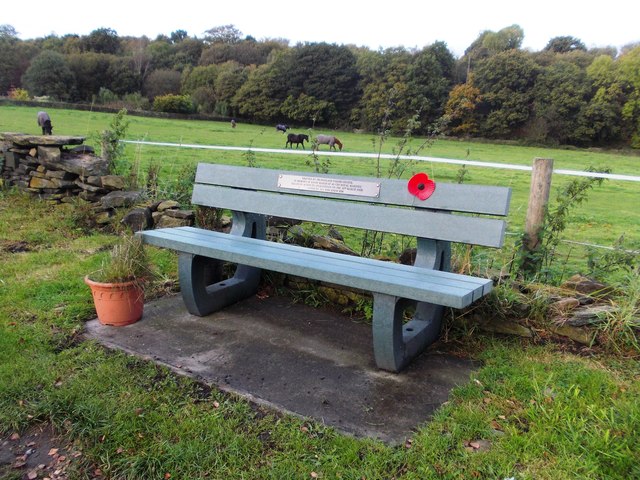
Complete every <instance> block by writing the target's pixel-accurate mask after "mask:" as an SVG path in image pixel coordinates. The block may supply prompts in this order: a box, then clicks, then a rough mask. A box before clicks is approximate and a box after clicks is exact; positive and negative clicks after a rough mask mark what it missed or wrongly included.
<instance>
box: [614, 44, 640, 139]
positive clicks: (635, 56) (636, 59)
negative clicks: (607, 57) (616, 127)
mask: <svg viewBox="0 0 640 480" xmlns="http://www.w3.org/2000/svg"><path fill="white" fill-rule="evenodd" d="M617 70H618V75H619V79H620V83H621V85H622V87H623V91H624V93H625V97H626V98H625V102H624V105H623V107H622V120H623V121H624V126H625V130H626V132H628V135H629V136H630V138H631V146H632V147H634V148H640V46H638V47H636V48H633V49H631V50H629V51H626V52H625V53H624V55H621V56H620V57H619V58H618V59H617Z"/></svg>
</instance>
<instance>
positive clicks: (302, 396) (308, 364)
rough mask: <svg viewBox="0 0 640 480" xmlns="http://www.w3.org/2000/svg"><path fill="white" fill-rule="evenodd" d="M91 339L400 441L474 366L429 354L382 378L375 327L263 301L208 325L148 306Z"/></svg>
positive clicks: (171, 303) (90, 331)
mask: <svg viewBox="0 0 640 480" xmlns="http://www.w3.org/2000/svg"><path fill="white" fill-rule="evenodd" d="M86 336H88V337H89V338H93V339H95V340H97V341H98V342H100V343H102V344H104V345H105V346H107V347H109V348H115V349H120V350H124V351H126V352H129V353H131V354H134V355H138V356H143V357H147V358H150V359H152V360H154V361H155V362H158V363H161V364H164V365H167V366H169V367H170V368H172V369H174V370H176V371H178V372H181V373H184V374H187V375H190V376H192V377H194V378H196V379H198V380H201V381H204V382H206V383H208V384H212V385H216V386H217V387H219V388H220V389H222V390H225V391H231V392H234V393H236V394H239V395H242V396H244V397H246V398H248V399H250V400H251V401H254V402H257V403H260V404H263V405H267V406H270V407H273V408H276V409H278V410H280V411H284V412H287V413H291V414H294V415H298V416H301V417H310V418H312V419H314V420H316V421H318V422H321V423H324V424H326V425H330V426H332V427H334V428H336V429H337V430H339V431H341V432H344V433H348V434H352V435H355V436H367V437H372V438H377V439H380V440H382V441H384V442H387V443H399V442H402V441H403V440H404V439H405V438H408V437H410V436H411V432H412V430H414V429H415V428H416V427H417V426H419V425H420V424H422V423H424V422H425V421H427V420H428V419H429V418H430V416H431V414H432V413H433V411H434V410H435V409H437V408H438V407H439V406H440V405H441V404H442V403H443V402H445V401H446V400H447V398H448V396H449V392H450V390H451V388H452V387H454V386H455V385H460V384H464V383H466V382H467V381H468V380H469V375H470V373H471V372H472V370H473V369H474V367H475V365H474V364H473V363H472V362H471V361H469V360H465V359H460V358H456V357H454V356H452V355H448V354H446V353H441V352H437V351H428V352H425V353H424V354H423V355H421V356H420V357H419V358H418V359H416V361H414V362H413V363H412V364H411V365H410V366H409V368H408V369H406V370H405V371H403V372H402V373H400V374H393V373H388V372H384V371H381V370H378V369H377V368H376V366H375V363H374V360H373V349H372V340H371V327H370V326H368V325H364V324H360V323H356V322H354V321H352V320H350V319H349V318H347V317H344V316H341V315H338V314H336V313H333V312H328V311H327V310H323V309H314V308H311V307H308V306H305V305H297V304H292V303H291V301H290V299H287V298H282V297H274V298H267V299H262V300H261V299H258V298H257V297H254V298H251V299H248V300H245V301H243V302H240V303H238V304H236V305H233V306H231V307H229V308H227V309H225V310H224V311H222V312H217V313H214V314H212V315H209V316H207V317H196V316H193V315H190V314H189V313H188V312H187V311H186V309H185V307H184V305H183V303H182V299H181V297H179V296H178V297H175V296H172V297H166V298H162V299H160V300H156V301H153V302H150V303H148V304H147V305H146V306H145V313H144V316H143V318H142V320H140V321H139V322H137V323H135V324H133V325H128V326H126V327H107V326H103V325H100V323H99V322H98V321H97V320H92V321H90V322H88V323H87V324H86Z"/></svg>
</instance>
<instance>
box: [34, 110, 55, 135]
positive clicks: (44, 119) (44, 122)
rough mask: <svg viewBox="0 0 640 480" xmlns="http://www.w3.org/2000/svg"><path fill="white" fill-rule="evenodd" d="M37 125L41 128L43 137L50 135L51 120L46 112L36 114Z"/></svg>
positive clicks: (51, 130) (51, 131)
mask: <svg viewBox="0 0 640 480" xmlns="http://www.w3.org/2000/svg"><path fill="white" fill-rule="evenodd" d="M38 125H39V126H40V127H42V134H43V135H52V134H53V126H52V125H51V118H50V117H49V114H48V113H47V112H38Z"/></svg>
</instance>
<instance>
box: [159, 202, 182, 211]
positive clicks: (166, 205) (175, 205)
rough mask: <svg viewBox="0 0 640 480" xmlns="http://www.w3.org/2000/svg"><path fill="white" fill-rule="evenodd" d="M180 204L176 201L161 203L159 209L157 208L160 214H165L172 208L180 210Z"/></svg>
mask: <svg viewBox="0 0 640 480" xmlns="http://www.w3.org/2000/svg"><path fill="white" fill-rule="evenodd" d="M179 206H180V204H179V203H178V202H176V201H175V200H165V201H164V202H160V204H159V205H158V208H156V210H157V211H159V212H164V211H165V210H169V209H170V208H178V207H179Z"/></svg>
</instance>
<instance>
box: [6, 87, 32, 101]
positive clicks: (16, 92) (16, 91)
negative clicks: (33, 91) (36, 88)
mask: <svg viewBox="0 0 640 480" xmlns="http://www.w3.org/2000/svg"><path fill="white" fill-rule="evenodd" d="M9 98H11V99H12V100H29V92H27V91H26V90H25V89H24V88H12V89H11V90H9Z"/></svg>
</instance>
